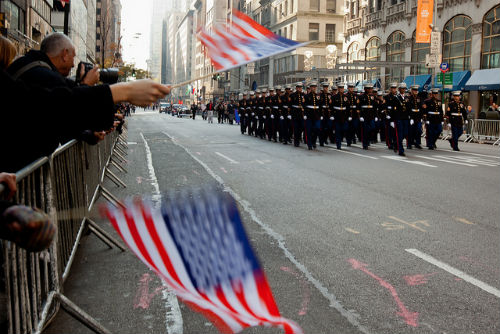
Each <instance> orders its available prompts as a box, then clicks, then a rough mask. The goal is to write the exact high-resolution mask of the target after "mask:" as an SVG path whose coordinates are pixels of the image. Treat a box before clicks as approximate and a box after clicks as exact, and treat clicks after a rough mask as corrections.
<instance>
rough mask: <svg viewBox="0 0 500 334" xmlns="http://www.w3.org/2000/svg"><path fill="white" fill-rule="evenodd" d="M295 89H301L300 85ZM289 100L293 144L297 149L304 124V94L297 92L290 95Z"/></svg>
mask: <svg viewBox="0 0 500 334" xmlns="http://www.w3.org/2000/svg"><path fill="white" fill-rule="evenodd" d="M296 87H302V84H298V85H297V86H296ZM290 100H291V102H290V104H291V106H292V108H291V113H292V124H293V144H294V145H295V146H296V147H298V146H299V145H300V136H301V135H302V131H303V124H304V120H303V117H304V105H305V102H306V100H305V94H304V93H303V92H299V91H298V90H297V91H295V92H293V93H292V94H291V95H290Z"/></svg>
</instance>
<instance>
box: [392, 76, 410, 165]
mask: <svg viewBox="0 0 500 334" xmlns="http://www.w3.org/2000/svg"><path fill="white" fill-rule="evenodd" d="M399 88H400V89H401V90H403V89H406V84H401V85H400V86H399ZM407 104H408V98H407V97H406V95H405V93H404V92H399V94H397V95H396V99H395V103H394V104H393V107H392V115H393V118H394V121H395V124H396V143H397V148H398V153H399V155H401V156H404V155H405V153H404V152H405V150H404V146H403V139H405V138H406V141H407V144H408V129H409V126H410V114H409V112H408V108H407Z"/></svg>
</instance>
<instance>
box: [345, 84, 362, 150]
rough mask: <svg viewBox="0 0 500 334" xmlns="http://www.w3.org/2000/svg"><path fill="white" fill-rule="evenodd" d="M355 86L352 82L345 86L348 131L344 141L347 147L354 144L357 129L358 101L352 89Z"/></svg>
mask: <svg viewBox="0 0 500 334" xmlns="http://www.w3.org/2000/svg"><path fill="white" fill-rule="evenodd" d="M355 86H356V85H355V84H354V83H353V82H350V83H348V84H347V94H346V97H347V108H348V109H347V110H348V112H349V117H348V118H347V121H348V124H349V129H348V130H347V135H346V141H347V146H351V144H356V133H357V132H358V127H359V109H358V104H359V100H358V97H357V95H356V93H355V92H354V87H355Z"/></svg>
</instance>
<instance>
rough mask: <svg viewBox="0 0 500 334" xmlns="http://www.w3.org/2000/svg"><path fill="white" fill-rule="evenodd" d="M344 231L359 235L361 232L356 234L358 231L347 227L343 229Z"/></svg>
mask: <svg viewBox="0 0 500 334" xmlns="http://www.w3.org/2000/svg"><path fill="white" fill-rule="evenodd" d="M345 230H346V231H347V232H351V233H354V234H359V233H361V232H358V231H356V230H353V229H352V228H348V227H346V228H345Z"/></svg>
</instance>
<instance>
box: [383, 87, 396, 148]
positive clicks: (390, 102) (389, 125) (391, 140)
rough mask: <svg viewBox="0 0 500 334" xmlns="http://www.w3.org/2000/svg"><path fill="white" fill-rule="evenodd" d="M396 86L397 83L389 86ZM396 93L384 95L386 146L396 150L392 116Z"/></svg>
mask: <svg viewBox="0 0 500 334" xmlns="http://www.w3.org/2000/svg"><path fill="white" fill-rule="evenodd" d="M394 87H397V84H396V85H395V86H394V85H391V88H394ZM396 100H397V97H396V94H394V93H392V92H390V93H389V94H387V96H386V97H385V101H386V105H387V115H386V129H387V132H386V133H387V137H388V138H387V139H388V140H387V141H388V147H389V149H390V150H394V152H397V140H396V123H395V118H394V110H393V109H394V108H397V106H398V104H399V102H398V101H396Z"/></svg>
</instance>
